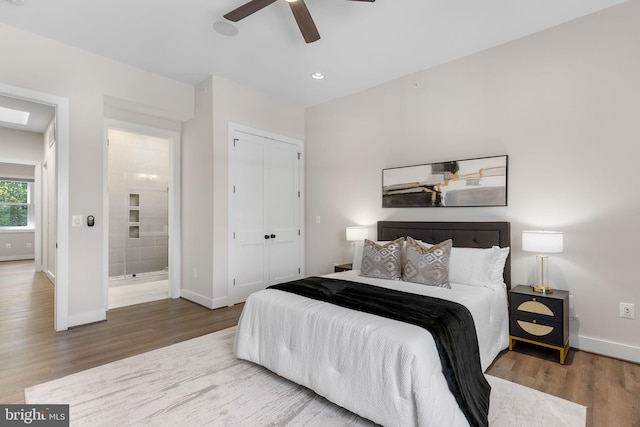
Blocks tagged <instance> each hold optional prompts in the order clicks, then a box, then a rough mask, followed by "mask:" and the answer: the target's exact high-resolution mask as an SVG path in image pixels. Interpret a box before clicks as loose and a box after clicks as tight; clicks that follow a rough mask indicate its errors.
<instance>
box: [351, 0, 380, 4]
mask: <svg viewBox="0 0 640 427" xmlns="http://www.w3.org/2000/svg"><path fill="white" fill-rule="evenodd" d="M349 1H366V2H369V3H373V2H374V1H376V0H349Z"/></svg>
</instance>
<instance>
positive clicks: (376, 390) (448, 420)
mask: <svg viewBox="0 0 640 427" xmlns="http://www.w3.org/2000/svg"><path fill="white" fill-rule="evenodd" d="M405 236H411V237H413V238H414V239H416V240H419V241H421V242H424V243H431V244H436V243H439V242H442V241H446V240H447V239H451V240H452V241H453V246H454V248H461V249H462V248H475V249H482V248H487V250H488V249H489V248H494V249H495V247H500V248H505V249H503V250H502V253H503V254H508V249H506V248H507V247H509V246H510V227H509V223H507V222H465V223H462V222H395V221H382V222H379V223H378V239H377V240H378V241H393V240H395V239H397V238H399V237H405ZM456 251H458V253H461V251H459V250H457V249H456ZM462 251H463V252H464V251H466V252H465V253H467V252H474V253H475V252H478V253H480V252H483V251H469V250H467V249H462ZM452 256H453V255H452ZM452 262H453V261H452ZM502 265H503V267H502V268H501V270H500V273H502V276H501V277H500V278H499V279H500V280H499V281H500V284H499V285H491V286H489V285H486V286H469V285H467V284H458V283H455V282H452V283H451V285H450V287H451V288H450V289H447V288H444V287H434V286H425V285H422V284H416V283H411V282H406V281H401V280H400V281H399V280H386V279H377V278H369V277H363V276H361V275H359V271H358V270H355V269H354V270H352V271H347V272H342V273H334V274H330V275H327V276H323V277H326V278H328V279H339V280H346V281H350V282H355V283H364V284H367V285H373V286H376V287H380V288H383V289H393V290H400V291H402V292H407V293H412V294H417V295H423V296H431V297H435V298H441V299H446V300H449V301H453V302H456V303H459V304H462V305H464V306H465V307H466V308H467V309H468V311H469V312H470V313H471V316H472V317H473V323H475V329H476V334H477V347H478V349H479V353H480V364H481V369H482V371H484V370H486V369H487V368H488V367H489V365H490V364H491V363H492V362H493V360H494V359H495V357H496V356H497V355H498V353H499V352H500V351H501V350H503V349H505V348H506V347H507V346H508V313H507V290H508V289H509V288H510V284H511V283H510V262H509V258H508V256H507V255H505V256H504V259H503V263H502ZM452 268H453V266H452ZM466 273H469V272H466ZM358 286H359V285H358ZM438 351H439V346H438V345H436V342H435V340H434V338H433V336H432V334H431V333H429V332H428V331H426V330H425V329H423V328H422V327H419V326H416V325H413V324H407V323H404V322H400V321H398V320H394V319H389V318H386V317H380V316H377V315H374V314H370V313H366V312H360V311H354V310H352V309H350V308H344V307H340V306H337V305H334V304H330V303H327V302H324V301H320V300H316V299H310V298H307V297H306V296H301V295H298V294H294V293H290V292H284V291H282V290H277V289H266V290H263V291H259V292H256V293H254V294H252V295H250V297H249V298H248V299H247V301H246V303H245V307H244V309H243V312H242V315H241V318H240V321H239V324H238V332H237V336H236V346H235V352H236V356H237V357H238V358H240V359H245V360H249V361H251V362H254V363H257V364H259V365H262V366H264V367H266V368H267V369H269V370H271V371H273V372H275V373H276V374H278V375H280V376H282V377H284V378H287V379H289V380H291V381H293V382H296V383H298V384H301V385H304V386H306V387H308V388H310V389H312V390H314V391H315V392H316V393H318V394H319V395H321V396H324V397H326V398H327V399H328V400H330V401H332V402H334V403H336V404H337V405H340V406H342V407H344V408H346V409H348V410H350V411H352V412H354V413H356V414H358V415H360V416H362V417H364V418H367V419H369V420H371V421H373V422H375V423H378V424H382V425H385V426H393V425H397V426H410V425H419V426H443V425H447V426H458V425H460V426H465V425H469V424H470V421H469V418H468V415H465V413H463V411H462V410H461V409H460V406H459V405H458V402H457V401H456V397H455V396H454V395H453V394H452V392H451V391H450V387H449V384H448V383H447V379H446V378H445V374H444V373H443V367H442V365H441V359H440V358H439V354H438ZM472 424H473V423H472Z"/></svg>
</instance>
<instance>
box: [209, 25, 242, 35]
mask: <svg viewBox="0 0 640 427" xmlns="http://www.w3.org/2000/svg"><path fill="white" fill-rule="evenodd" d="M213 29H214V30H216V32H217V33H218V34H222V35H223V36H235V35H236V34H238V29H237V28H236V27H235V26H234V25H232V24H229V23H228V22H224V21H218V22H215V23H214V24H213Z"/></svg>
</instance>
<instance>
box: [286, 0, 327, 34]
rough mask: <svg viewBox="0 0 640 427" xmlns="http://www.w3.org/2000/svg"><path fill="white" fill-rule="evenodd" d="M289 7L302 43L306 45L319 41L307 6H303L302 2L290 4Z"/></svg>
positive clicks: (297, 0) (302, 0) (299, 0)
mask: <svg viewBox="0 0 640 427" xmlns="http://www.w3.org/2000/svg"><path fill="white" fill-rule="evenodd" d="M289 6H291V12H293V16H294V18H296V22H297V23H298V28H300V32H301V33H302V37H304V41H305V42H307V43H313V42H315V41H316V40H320V33H319V32H318V29H317V28H316V24H315V23H314V22H313V18H311V14H310V13H309V9H307V5H306V4H304V0H296V1H294V2H290V3H289Z"/></svg>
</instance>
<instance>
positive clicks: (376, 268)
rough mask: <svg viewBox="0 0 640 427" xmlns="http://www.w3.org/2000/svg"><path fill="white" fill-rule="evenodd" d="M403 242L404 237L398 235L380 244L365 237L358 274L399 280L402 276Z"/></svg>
mask: <svg viewBox="0 0 640 427" xmlns="http://www.w3.org/2000/svg"><path fill="white" fill-rule="evenodd" d="M403 242H404V237H400V238H398V239H396V240H394V241H392V242H389V243H387V244H385V245H382V246H381V245H379V244H377V243H376V242H372V241H371V240H369V239H365V241H364V249H363V251H362V268H361V270H360V275H361V276H366V277H375V278H377V279H391V280H400V278H401V277H402V243H403Z"/></svg>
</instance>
